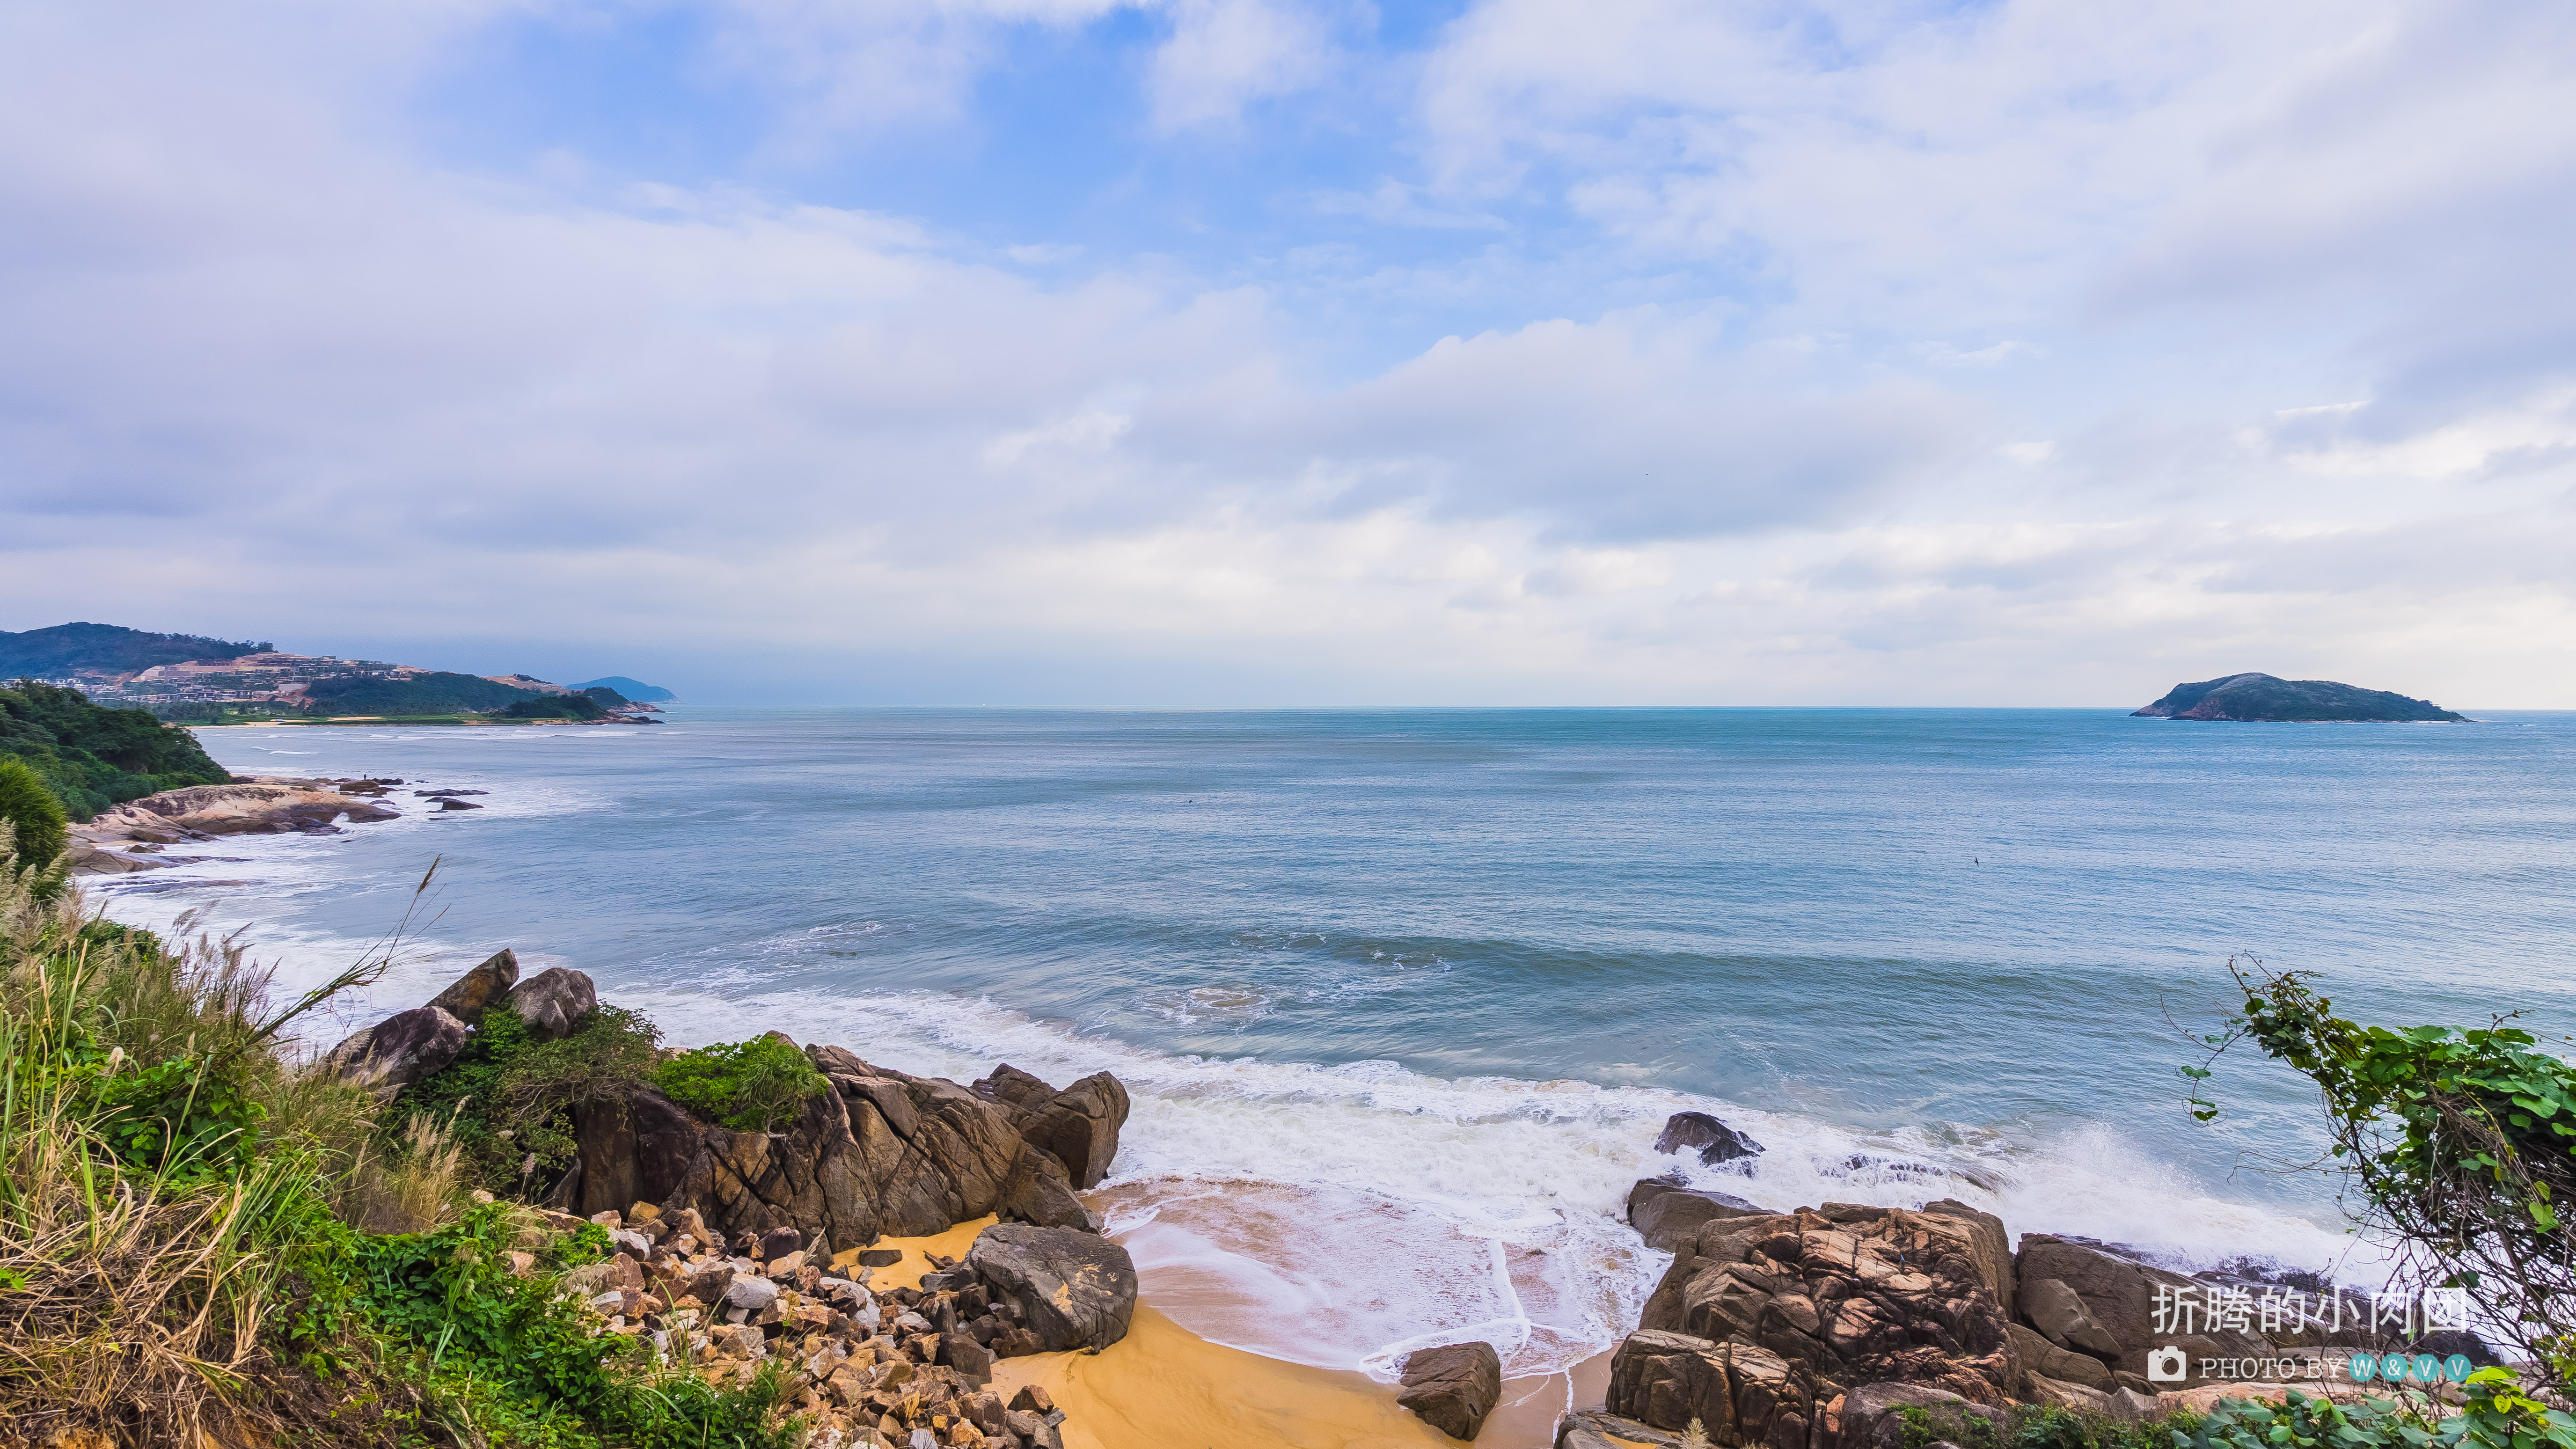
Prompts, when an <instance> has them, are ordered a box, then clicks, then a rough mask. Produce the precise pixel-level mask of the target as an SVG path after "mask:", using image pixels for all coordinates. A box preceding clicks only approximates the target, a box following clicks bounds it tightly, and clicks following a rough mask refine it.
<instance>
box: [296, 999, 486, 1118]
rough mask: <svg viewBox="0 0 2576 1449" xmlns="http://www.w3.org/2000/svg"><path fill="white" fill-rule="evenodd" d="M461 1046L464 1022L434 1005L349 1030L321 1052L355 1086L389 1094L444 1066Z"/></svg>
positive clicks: (335, 1071)
mask: <svg viewBox="0 0 2576 1449" xmlns="http://www.w3.org/2000/svg"><path fill="white" fill-rule="evenodd" d="M463 1050H465V1023H463V1022H461V1021H458V1020H457V1019H456V1018H455V1017H453V1016H450V1015H448V1014H447V1013H446V1012H445V1011H443V1010H441V1009H440V1008H438V1007H435V1006H415V1007H413V1008H412V1009H411V1010H409V1011H398V1012H395V1013H394V1014H393V1015H391V1016H389V1017H386V1018H385V1019H384V1020H382V1021H380V1022H377V1023H376V1024H375V1025H373V1026H370V1027H366V1028H364V1029H362V1030H360V1031H357V1032H355V1033H352V1034H351V1035H350V1036H349V1037H348V1038H347V1039H346V1040H344V1041H342V1042H341V1043H340V1044H339V1045H338V1046H336V1047H333V1048H332V1049H331V1050H330V1053H329V1054H328V1055H326V1056H325V1057H323V1059H322V1065H323V1067H324V1069H325V1070H327V1071H329V1072H330V1073H331V1074H332V1075H334V1076H336V1077H338V1078H339V1079H340V1080H341V1081H344V1082H347V1083H348V1084H349V1085H351V1086H353V1087H357V1088H359V1089H361V1090H363V1091H366V1092H369V1093H372V1094H374V1095H375V1096H376V1097H377V1098H379V1099H389V1098H391V1097H392V1096H393V1095H394V1094H395V1093H397V1092H400V1091H401V1090H402V1089H403V1088H405V1087H408V1086H410V1085H411V1084H412V1083H414V1082H417V1081H420V1080H422V1079H424V1078H427V1077H433V1076H436V1075H437V1074H438V1073H440V1072H442V1071H445V1070H446V1069H447V1065H448V1063H450V1062H453V1061H455V1060H456V1054H457V1053H458V1052H461V1051H463Z"/></svg>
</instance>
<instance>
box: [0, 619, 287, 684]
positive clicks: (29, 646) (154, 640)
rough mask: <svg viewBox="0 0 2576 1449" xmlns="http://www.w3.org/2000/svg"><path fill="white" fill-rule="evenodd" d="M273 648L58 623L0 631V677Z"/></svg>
mask: <svg viewBox="0 0 2576 1449" xmlns="http://www.w3.org/2000/svg"><path fill="white" fill-rule="evenodd" d="M275 647H276V646H274V645H272V644H269V643H266V642H264V641H263V642H261V643H257V644H251V643H233V642H228V641H226V640H222V639H209V638H206V637H205V636H204V635H201V634H147V633H145V632H144V631H142V630H140V629H128V628H124V627H122V626H121V625H116V624H56V625H54V626H53V627H51V628H49V629H29V630H28V631H26V632H25V633H23V634H10V633H0V679H15V678H17V677H19V676H20V675H34V676H35V677H36V678H39V679H65V678H69V677H70V676H72V675H73V674H75V673H78V672H80V671H82V670H89V671H92V672H95V673H107V674H132V673H135V672H137V671H139V670H144V669H149V668H151V667H152V666H153V665H155V664H186V663H189V662H191V661H194V660H200V659H238V658H240V657H241V656H243V655H245V654H260V653H265V652H266V651H268V650H269V649H272V648H275Z"/></svg>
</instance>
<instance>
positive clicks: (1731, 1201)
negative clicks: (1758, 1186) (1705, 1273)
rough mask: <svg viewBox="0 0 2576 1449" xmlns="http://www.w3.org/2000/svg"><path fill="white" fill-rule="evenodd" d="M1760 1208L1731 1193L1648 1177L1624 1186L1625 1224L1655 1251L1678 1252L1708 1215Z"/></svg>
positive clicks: (1751, 1212)
mask: <svg viewBox="0 0 2576 1449" xmlns="http://www.w3.org/2000/svg"><path fill="white" fill-rule="evenodd" d="M1761 1212H1762V1209H1760V1208H1758V1207H1755V1206H1754V1205H1753V1204H1751V1203H1749V1202H1746V1201H1745V1200H1744V1199H1742V1198H1740V1197H1737V1196H1735V1195H1733V1194H1731V1193H1723V1192H1710V1191H1708V1190H1706V1189H1704V1188H1699V1189H1695V1188H1688V1187H1684V1186H1682V1185H1681V1184H1680V1183H1678V1182H1675V1181H1673V1180H1672V1179H1671V1178H1668V1177H1649V1178H1645V1179H1643V1180H1641V1181H1640V1182H1638V1184H1637V1185H1636V1186H1635V1187H1632V1188H1630V1189H1628V1225H1629V1226H1630V1227H1633V1228H1635V1229H1636V1230H1637V1235H1638V1236H1639V1237H1642V1238H1644V1239H1645V1240H1646V1246H1647V1247H1649V1248H1652V1249H1654V1250H1655V1251H1657V1252H1659V1253H1673V1252H1679V1251H1680V1250H1681V1246H1682V1245H1683V1244H1684V1243H1687V1242H1689V1241H1691V1240H1692V1239H1694V1238H1696V1237H1698V1236H1699V1230H1700V1229H1701V1228H1702V1227H1704V1226H1706V1225H1707V1223H1708V1221H1709V1220H1710V1219H1711V1218H1740V1217H1753V1216H1758V1215H1759V1214H1760V1213H1761Z"/></svg>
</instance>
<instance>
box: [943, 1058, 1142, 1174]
mask: <svg viewBox="0 0 2576 1449" xmlns="http://www.w3.org/2000/svg"><path fill="white" fill-rule="evenodd" d="M973 1090H974V1092H975V1094H976V1095H977V1096H980V1097H983V1098H984V1099H985V1100H987V1101H990V1102H994V1103H997V1104H999V1105H1001V1106H1002V1107H1003V1108H1004V1109H1005V1110H1006V1111H1007V1112H1008V1113H1009V1114H1010V1121H1011V1126H1012V1127H1013V1128H1015V1129H1017V1130H1018V1132H1019V1134H1020V1136H1021V1138H1022V1139H1024V1140H1025V1141H1027V1142H1028V1143H1029V1144H1030V1145H1032V1146H1034V1147H1036V1148H1038V1149H1039V1150H1040V1151H1043V1152H1046V1153H1048V1154H1049V1155H1051V1156H1053V1157H1054V1158H1055V1160H1056V1161H1058V1162H1060V1163H1062V1164H1064V1169H1065V1175H1066V1176H1067V1177H1068V1178H1069V1179H1071V1181H1072V1183H1073V1185H1074V1186H1075V1187H1080V1188H1092V1187H1098V1186H1099V1185H1100V1181H1101V1179H1102V1178H1105V1177H1107V1176H1108V1175H1109V1164H1110V1160H1111V1159H1112V1158H1114V1157H1116V1156H1117V1155H1118V1132H1119V1129H1120V1128H1122V1127H1125V1126H1126V1125H1127V1110H1128V1101H1127V1088H1126V1087H1125V1086H1124V1085H1123V1084H1121V1083H1120V1082H1119V1080H1118V1079H1117V1078H1116V1077H1113V1076H1111V1075H1109V1074H1108V1073H1107V1072H1094V1073H1093V1074H1091V1075H1090V1076H1087V1077H1085V1078H1083V1079H1082V1080H1081V1081H1078V1082H1076V1083H1074V1084H1073V1085H1072V1086H1070V1087H1067V1088H1065V1089H1064V1090H1063V1091H1061V1092H1059V1091H1057V1090H1055V1089H1054V1088H1053V1087H1050V1086H1048V1085H1047V1084H1046V1083H1045V1082H1043V1081H1040V1080H1039V1079H1038V1078H1037V1077H1035V1076H1032V1075H1030V1074H1029V1073H1027V1072H1024V1071H1021V1070H1020V1069H1019V1068H1017V1067H1015V1066H1012V1065H1011V1064H1010V1063H1008V1062H1004V1063H1003V1064H1002V1065H1001V1066H1000V1067H998V1068H996V1069H995V1070H994V1072H993V1075H991V1076H989V1077H986V1078H984V1079H983V1080H981V1081H979V1082H977V1083H976V1084H975V1086H974V1088H973Z"/></svg>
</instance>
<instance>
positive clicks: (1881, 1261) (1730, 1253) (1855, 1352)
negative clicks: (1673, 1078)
mask: <svg viewBox="0 0 2576 1449" xmlns="http://www.w3.org/2000/svg"><path fill="white" fill-rule="evenodd" d="M1989 1246H1990V1243H1988V1242H1986V1241H1983V1231H1982V1225H1980V1224H1978V1223H1976V1222H1974V1221H1972V1220H1970V1219H1965V1218H1960V1217H1957V1216H1953V1215H1950V1214H1946V1213H1925V1212H1909V1211H1906V1210H1904V1209H1901V1208H1877V1207H1856V1206H1852V1205H1850V1204H1845V1203H1828V1204H1826V1205H1825V1206H1824V1207H1823V1208H1821V1209H1817V1208H1800V1209H1798V1210H1797V1211H1796V1212H1794V1213H1768V1214H1763V1215H1760V1216H1755V1217H1733V1218H1716V1219H1712V1220H1711V1221H1709V1222H1708V1223H1706V1224H1705V1225H1703V1226H1702V1227H1701V1228H1700V1230H1699V1235H1698V1237H1696V1238H1695V1239H1693V1240H1692V1241H1691V1242H1689V1243H1686V1244H1684V1245H1683V1246H1682V1247H1681V1248H1680V1249H1679V1250H1678V1251H1676V1252H1675V1253H1674V1255H1673V1264H1672V1267H1671V1268H1670V1269H1668V1270H1667V1271H1666V1272H1665V1274H1664V1278H1663V1281H1662V1282H1661V1283H1659V1284H1658V1285H1657V1286H1656V1288H1655V1291H1654V1293H1653V1295H1652V1296H1651V1297H1649V1298H1648V1299H1647V1300H1646V1306H1645V1310H1644V1313H1643V1314H1642V1326H1643V1327H1645V1328H1647V1329H1655V1330H1664V1331H1670V1332H1677V1333H1683V1334H1688V1335H1691V1336H1694V1337H1698V1338H1705V1339H1708V1340H1710V1341H1712V1342H1716V1343H1721V1344H1736V1345H1741V1346H1744V1347H1750V1348H1760V1349H1763V1350H1765V1351H1767V1352H1769V1353H1771V1354H1774V1355H1776V1356H1778V1357H1779V1358H1781V1359H1784V1360H1787V1361H1790V1362H1793V1363H1796V1364H1799V1365H1801V1366H1802V1367H1803V1369H1804V1371H1805V1372H1807V1373H1809V1374H1811V1375H1813V1377H1814V1379H1815V1381H1816V1382H1817V1383H1818V1384H1819V1385H1820V1386H1823V1387H1825V1388H1828V1389H1835V1390H1839V1389H1842V1388H1847V1387H1850V1386H1853V1385H1858V1384H1865V1383H1873V1382H1879V1381H1897V1382H1905V1383H1918V1384H1929V1385H1931V1386H1933V1387H1935V1388H1940V1389H1945V1390H1947V1391H1949V1392H1951V1393H1955V1394H1957V1395H1959V1396H1960V1397H1961V1398H1963V1399H1967V1400H1970V1401H1973V1402H1976V1403H1984V1404H2000V1403H2003V1402H2004V1401H2005V1400H2006V1399H2008V1398H2010V1397H2011V1396H2012V1394H2013V1392H2014V1391H2015V1390H2016V1389H2018V1388H2019V1387H2020V1384H2021V1377H2022V1369H2021V1365H2020V1362H2019V1360H2018V1358H2017V1357H2016V1356H2015V1353H2014V1349H2013V1342H2012V1337H2011V1334H2010V1333H2009V1332H2008V1330H2007V1324H2008V1323H2009V1320H2008V1319H2007V1318H2006V1317H2005V1316H2004V1311H2003V1307H2002V1305H2001V1302H2000V1301H1999V1297H1998V1292H1997V1285H1996V1284H1995V1283H1994V1281H1993V1278H1992V1276H1991V1275H1992V1272H1993V1269H1994V1267H1995V1264H1994V1262H1993V1260H1992V1255H1991V1254H1990V1253H1988V1252H1986V1251H1984V1249H1985V1248H1987V1247H1989ZM1614 1407H1615V1406H1614ZM1648 1422H1650V1423H1652V1422H1655V1421H1654V1420H1651V1419H1649V1420H1648Z"/></svg>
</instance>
